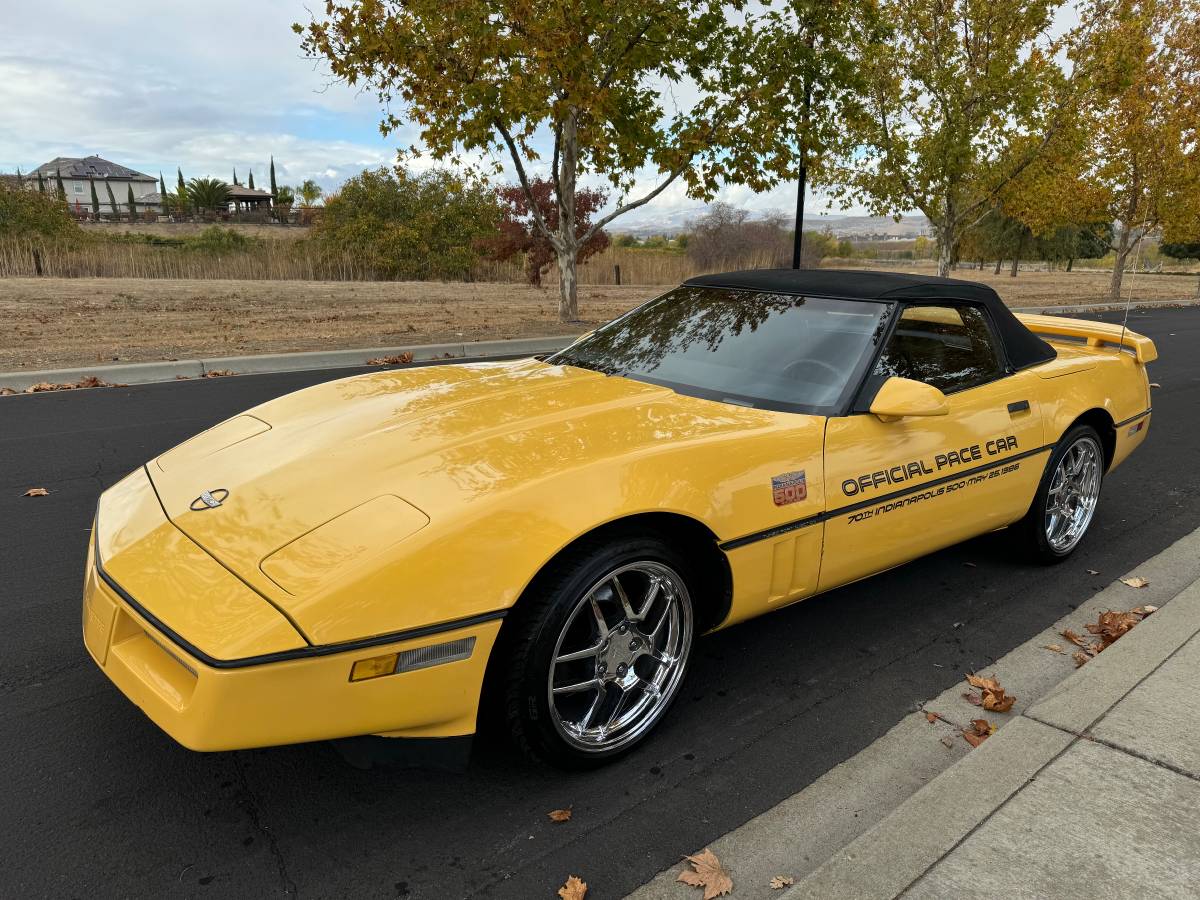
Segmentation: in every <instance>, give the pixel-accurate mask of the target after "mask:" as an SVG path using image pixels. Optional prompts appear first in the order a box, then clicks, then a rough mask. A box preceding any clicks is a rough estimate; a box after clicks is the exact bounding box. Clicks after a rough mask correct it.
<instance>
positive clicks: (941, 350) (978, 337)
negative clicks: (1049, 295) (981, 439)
mask: <svg viewBox="0 0 1200 900" xmlns="http://www.w3.org/2000/svg"><path fill="white" fill-rule="evenodd" d="M1002 374H1003V370H1002V369H1001V367H1000V356H999V354H998V353H997V352H996V347H995V345H994V342H993V339H992V333H991V330H990V329H989V328H988V326H987V321H986V320H985V319H984V314H983V312H982V311H981V310H979V309H976V308H975V307H972V306H910V307H908V308H906V309H905V310H904V312H903V314H902V315H901V316H900V321H899V322H897V323H896V330H895V331H894V332H893V333H892V337H891V340H890V341H888V345H887V347H885V348H884V351H883V353H882V354H881V355H880V357H879V363H878V364H877V365H876V367H875V375H877V376H881V377H882V378H889V377H891V376H893V375H895V376H899V377H900V378H911V379H912V380H913V381H923V382H925V383H926V384H931V385H933V386H934V387H935V388H937V389H938V390H940V391H942V392H943V393H946V394H952V393H954V392H955V391H962V390H966V389H967V388H971V387H975V386H976V385H980V384H986V383H987V382H989V381H994V380H995V379H997V378H999V377H1000V376H1001V375H1002Z"/></svg>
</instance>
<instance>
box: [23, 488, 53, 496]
mask: <svg viewBox="0 0 1200 900" xmlns="http://www.w3.org/2000/svg"><path fill="white" fill-rule="evenodd" d="M49 495H50V492H49V491H48V490H46V489H45V488H30V489H29V490H27V491H26V492H25V493H24V494H22V495H21V496H22V497H48V496H49Z"/></svg>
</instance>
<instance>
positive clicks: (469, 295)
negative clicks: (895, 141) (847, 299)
mask: <svg viewBox="0 0 1200 900" xmlns="http://www.w3.org/2000/svg"><path fill="white" fill-rule="evenodd" d="M896 268H897V269H898V270H899V271H920V272H925V273H929V272H930V271H931V269H930V268H929V267H928V266H927V265H923V264H921V263H917V264H912V265H909V266H906V267H900V266H897V267H896ZM958 275H959V276H960V277H963V278H969V279H975V280H980V281H985V282H987V283H989V284H992V285H994V286H995V288H996V289H997V291H999V293H1000V295H1001V296H1002V297H1003V298H1004V299H1005V301H1006V302H1008V303H1009V305H1011V306H1037V305H1051V304H1076V303H1090V302H1099V301H1103V300H1105V299H1106V295H1107V287H1108V277H1109V276H1108V273H1107V272H1104V271H1076V272H1070V273H1067V272H1034V271H1024V272H1021V274H1020V275H1019V276H1018V277H1017V278H1015V279H1014V278H1010V277H1009V276H1008V275H1007V273H1005V274H1002V275H999V276H994V275H992V272H991V269H990V268H989V269H985V270H984V271H983V272H979V271H976V270H964V271H960V272H959V273H958ZM1126 284H1127V286H1128V284H1129V278H1128V276H1127V280H1126ZM666 287H668V285H625V286H622V287H615V286H611V285H582V286H581V287H580V310H581V313H582V315H583V316H584V321H583V322H581V323H579V324H577V325H573V326H565V325H562V324H560V323H559V322H558V316H557V302H558V298H557V289H556V287H554V286H550V287H547V288H541V289H538V288H532V287H528V286H526V285H520V284H496V283H480V282H474V283H439V282H361V281H360V282H314V281H264V280H247V281H232V280H212V279H204V280H173V279H125V278H6V279H0V322H3V323H4V327H3V328H2V329H0V371H9V370H14V369H48V368H60V367H74V366H87V365H92V364H95V365H103V364H106V363H112V362H114V361H121V362H144V361H151V360H161V359H188V358H197V357H205V356H232V355H238V354H250V353H278V352H286V351H291V350H317V349H339V348H351V347H382V346H396V345H404V344H420V343H438V342H442V341H457V340H466V341H472V340H491V339H497V338H510V337H526V336H538V335H553V334H570V333H573V332H581V331H584V330H587V329H589V328H591V327H594V326H595V325H596V324H598V323H600V322H604V321H607V320H608V319H611V318H612V317H614V316H616V315H618V314H619V313H621V312H624V311H625V310H626V309H629V308H630V307H632V306H634V305H636V304H637V303H640V302H641V301H643V300H646V299H648V298H650V297H652V296H655V295H656V294H658V293H660V292H662V291H663V290H665V289H666ZM1132 287H1133V296H1134V298H1135V299H1139V300H1149V299H1156V300H1179V301H1185V300H1189V299H1192V298H1193V297H1194V296H1195V294H1196V278H1195V277H1181V276H1171V275H1157V276H1156V275H1142V274H1139V275H1136V276H1134V277H1133V278H1132Z"/></svg>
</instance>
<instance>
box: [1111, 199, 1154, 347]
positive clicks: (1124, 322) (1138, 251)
mask: <svg viewBox="0 0 1200 900" xmlns="http://www.w3.org/2000/svg"><path fill="white" fill-rule="evenodd" d="M1148 224H1150V216H1149V215H1147V216H1146V218H1144V219H1142V230H1141V232H1140V233H1139V235H1138V239H1137V247H1136V248H1135V249H1134V251H1133V271H1132V272H1130V273H1129V290H1128V291H1126V292H1125V317H1124V318H1123V319H1121V339H1120V340H1119V341H1117V352H1118V353H1121V352H1122V351H1123V348H1124V347H1125V329H1126V327H1127V326H1128V325H1129V307H1130V305H1131V304H1132V303H1133V282H1134V279H1135V278H1137V267H1138V261H1139V260H1140V259H1141V258H1142V247H1143V246H1144V245H1145V242H1146V226H1147V225H1148ZM1116 264H1117V261H1116V260H1113V265H1114V266H1115V265H1116Z"/></svg>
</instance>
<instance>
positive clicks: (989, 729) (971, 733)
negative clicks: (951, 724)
mask: <svg viewBox="0 0 1200 900" xmlns="http://www.w3.org/2000/svg"><path fill="white" fill-rule="evenodd" d="M995 733H996V726H995V725H993V724H992V723H991V722H989V721H988V720H987V719H972V720H971V727H970V728H964V729H963V739H964V740H965V741H966V742H967V743H968V744H970V745H971V746H972V747H978V746H979V745H980V744H982V743H983V742H984V741H986V740H987V739H988V738H989V737H991V736H992V735H993V734H995Z"/></svg>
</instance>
